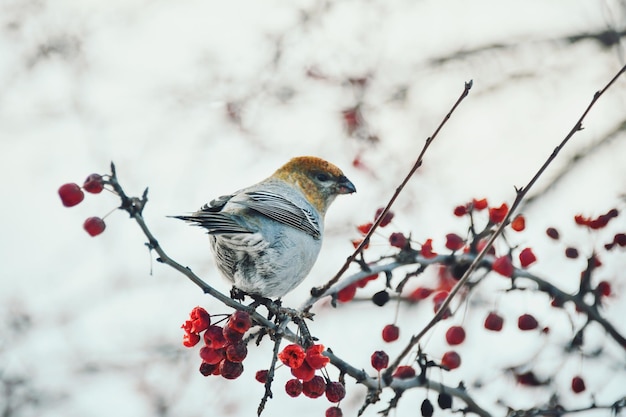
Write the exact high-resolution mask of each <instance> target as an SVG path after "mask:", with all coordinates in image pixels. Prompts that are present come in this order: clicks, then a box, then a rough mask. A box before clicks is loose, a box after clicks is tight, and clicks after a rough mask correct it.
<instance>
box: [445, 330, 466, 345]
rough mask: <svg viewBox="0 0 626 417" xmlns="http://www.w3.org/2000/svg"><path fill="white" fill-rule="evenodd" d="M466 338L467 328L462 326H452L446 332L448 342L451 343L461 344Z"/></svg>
mask: <svg viewBox="0 0 626 417" xmlns="http://www.w3.org/2000/svg"><path fill="white" fill-rule="evenodd" d="M464 340H465V330H464V329H463V327H461V326H452V327H450V328H449V329H448V331H447V332H446V342H448V344H449V345H452V346H454V345H460V344H461V343H463V341H464Z"/></svg>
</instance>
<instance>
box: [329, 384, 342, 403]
mask: <svg viewBox="0 0 626 417" xmlns="http://www.w3.org/2000/svg"><path fill="white" fill-rule="evenodd" d="M325 392H326V398H327V399H328V401H330V402H331V403H338V402H339V401H341V400H343V397H345V396H346V388H345V387H344V386H343V384H342V383H341V382H329V383H328V384H326V391H325Z"/></svg>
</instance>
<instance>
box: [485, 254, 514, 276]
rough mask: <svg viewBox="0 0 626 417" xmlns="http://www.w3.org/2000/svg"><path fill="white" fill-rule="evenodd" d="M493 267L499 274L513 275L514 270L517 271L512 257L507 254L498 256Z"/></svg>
mask: <svg viewBox="0 0 626 417" xmlns="http://www.w3.org/2000/svg"><path fill="white" fill-rule="evenodd" d="M491 268H492V269H493V270H494V271H496V272H497V273H498V274H500V275H503V276H505V277H511V276H513V272H514V271H515V269H514V268H513V264H512V263H511V258H509V257H508V256H507V255H504V256H501V257H499V258H496V260H495V261H493V264H492V265H491Z"/></svg>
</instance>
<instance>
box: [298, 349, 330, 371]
mask: <svg viewBox="0 0 626 417" xmlns="http://www.w3.org/2000/svg"><path fill="white" fill-rule="evenodd" d="M323 352H324V345H320V344H317V345H313V346H311V347H309V348H308V349H307V350H306V357H305V358H304V360H305V361H306V363H307V364H308V365H309V366H310V367H311V368H313V369H322V368H323V367H325V366H326V365H328V363H329V362H330V358H329V357H328V356H324V355H323Z"/></svg>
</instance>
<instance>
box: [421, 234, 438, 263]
mask: <svg viewBox="0 0 626 417" xmlns="http://www.w3.org/2000/svg"><path fill="white" fill-rule="evenodd" d="M420 253H421V254H422V256H423V257H424V258H426V259H431V258H434V257H435V256H437V253H436V252H433V240H432V239H427V240H426V242H424V244H423V245H422V249H421V250H420Z"/></svg>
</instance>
